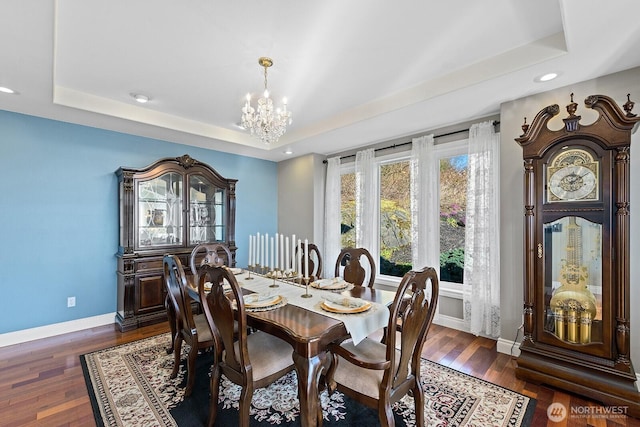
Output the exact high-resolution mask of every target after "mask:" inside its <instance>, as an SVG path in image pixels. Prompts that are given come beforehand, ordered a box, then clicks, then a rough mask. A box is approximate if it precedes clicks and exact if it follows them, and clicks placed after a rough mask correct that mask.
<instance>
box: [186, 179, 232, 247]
mask: <svg viewBox="0 0 640 427" xmlns="http://www.w3.org/2000/svg"><path fill="white" fill-rule="evenodd" d="M225 200H226V197H225V190H224V189H222V188H218V187H216V186H215V185H214V184H213V183H211V182H210V181H209V180H208V179H207V178H205V177H204V176H202V175H190V176H189V204H190V206H189V245H196V244H198V243H211V242H223V241H225V238H226V236H225V235H224V229H225V211H226V206H225Z"/></svg>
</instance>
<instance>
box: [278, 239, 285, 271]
mask: <svg viewBox="0 0 640 427" xmlns="http://www.w3.org/2000/svg"><path fill="white" fill-rule="evenodd" d="M279 254H280V258H279V259H280V261H279V262H278V265H279V266H280V269H281V270H283V271H284V270H286V268H285V266H284V234H280V252H279Z"/></svg>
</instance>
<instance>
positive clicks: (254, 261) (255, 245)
mask: <svg viewBox="0 0 640 427" xmlns="http://www.w3.org/2000/svg"><path fill="white" fill-rule="evenodd" d="M251 238H252V240H253V258H252V261H253V263H252V264H251V265H256V263H257V262H256V256H257V253H258V241H257V240H256V236H251Z"/></svg>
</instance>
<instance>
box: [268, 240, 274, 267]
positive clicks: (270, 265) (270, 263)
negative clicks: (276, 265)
mask: <svg viewBox="0 0 640 427" xmlns="http://www.w3.org/2000/svg"><path fill="white" fill-rule="evenodd" d="M273 252H274V251H273V237H271V251H270V252H269V257H270V258H269V268H270V269H271V270H273Z"/></svg>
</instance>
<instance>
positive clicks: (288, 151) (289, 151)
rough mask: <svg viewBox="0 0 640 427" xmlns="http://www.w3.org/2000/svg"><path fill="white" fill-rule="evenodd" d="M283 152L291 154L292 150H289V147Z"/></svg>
mask: <svg viewBox="0 0 640 427" xmlns="http://www.w3.org/2000/svg"><path fill="white" fill-rule="evenodd" d="M283 153H284V154H286V155H287V156H289V155H291V154H293V151H291V148H287V149H286V150H284V151H283Z"/></svg>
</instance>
